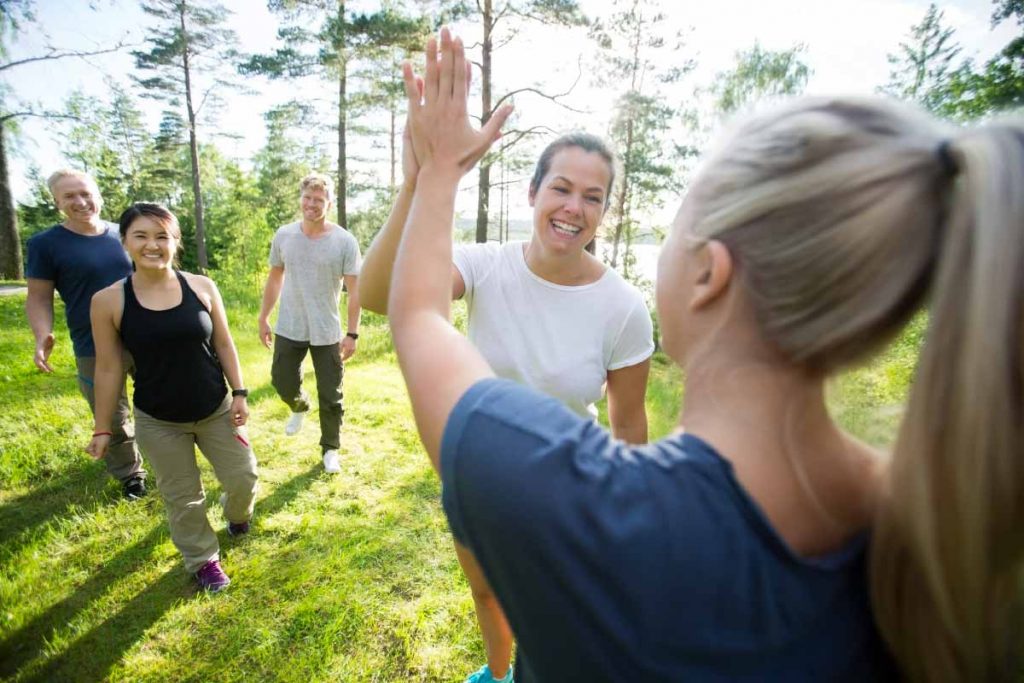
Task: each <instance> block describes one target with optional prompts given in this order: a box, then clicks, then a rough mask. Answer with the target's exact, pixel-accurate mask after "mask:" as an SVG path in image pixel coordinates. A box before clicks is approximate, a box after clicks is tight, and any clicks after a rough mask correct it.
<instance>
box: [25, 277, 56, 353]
mask: <svg viewBox="0 0 1024 683" xmlns="http://www.w3.org/2000/svg"><path fill="white" fill-rule="evenodd" d="M27 282H28V295H27V296H26V297H25V316H26V317H27V318H28V326H29V327H30V328H31V329H32V336H34V337H35V339H36V349H35V354H34V356H33V358H32V360H33V361H34V362H35V364H36V367H37V368H39V369H40V370H42V371H43V372H53V368H51V367H50V362H49V361H50V352H51V351H53V342H54V337H53V292H54V283H53V280H40V279H38V278H34V277H30V278H28V281H27Z"/></svg>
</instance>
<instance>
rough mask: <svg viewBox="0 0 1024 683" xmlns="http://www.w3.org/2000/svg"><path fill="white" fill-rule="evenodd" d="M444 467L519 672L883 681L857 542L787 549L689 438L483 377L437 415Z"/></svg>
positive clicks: (723, 469)
mask: <svg viewBox="0 0 1024 683" xmlns="http://www.w3.org/2000/svg"><path fill="white" fill-rule="evenodd" d="M441 477H442V484H443V494H442V498H443V503H444V509H445V512H446V513H447V515H448V522H449V524H450V526H451V529H452V534H453V535H454V536H455V538H456V539H457V540H458V541H459V542H460V543H462V544H464V545H465V546H467V547H468V548H470V550H472V551H473V553H474V554H475V556H476V558H477V560H478V562H479V563H480V565H481V567H482V568H483V570H484V573H485V575H486V576H487V579H488V581H489V582H490V584H491V586H492V588H493V589H494V591H495V594H496V595H497V596H498V599H499V601H500V602H501V605H502V606H503V607H504V610H505V614H506V615H507V617H508V620H509V623H510V625H511V627H512V631H513V632H514V633H515V636H516V639H517V640H518V643H519V651H518V652H519V654H518V657H517V660H516V674H515V676H516V681H517V682H518V683H529V682H530V681H565V680H579V681H588V682H592V681H725V680H728V681H878V680H888V679H891V678H894V672H893V669H892V664H891V660H890V659H889V657H888V655H887V653H886V652H885V649H884V646H883V645H882V643H881V641H880V639H879V636H878V634H877V632H876V630H875V627H874V625H873V621H872V618H871V614H870V606H869V601H868V594H867V577H866V568H865V548H866V538H865V537H861V538H858V539H857V540H856V541H853V542H851V543H850V544H848V545H847V547H845V548H843V549H842V550H840V551H838V552H835V553H832V554H829V555H827V556H822V557H818V558H814V559H807V558H802V557H799V556H797V555H796V554H795V553H793V552H792V550H791V549H790V548H789V547H788V546H787V544H786V543H785V542H784V541H783V539H782V538H781V537H780V536H779V535H778V534H777V533H776V532H775V531H774V529H773V528H772V526H771V525H770V524H769V522H768V520H767V518H766V517H765V516H764V514H763V513H762V512H761V510H760V508H759V507H758V505H757V504H756V503H755V502H754V500H753V499H751V498H750V497H749V496H748V495H747V493H746V492H745V490H744V489H743V487H742V486H741V485H740V484H739V482H738V481H737V479H736V478H735V475H734V473H733V470H732V466H731V465H730V464H729V462H728V461H726V460H724V459H723V458H722V457H721V456H720V455H718V454H717V453H716V452H715V450H714V449H713V448H711V446H709V445H708V444H707V443H705V442H703V441H701V440H700V439H699V438H697V437H695V436H692V435H678V436H672V437H669V438H667V439H664V440H662V441H660V442H658V443H655V444H650V445H648V446H642V447H634V446H628V445H625V444H623V443H621V442H619V441H616V440H615V439H613V438H612V437H611V436H610V435H609V434H608V432H607V431H606V430H604V429H603V428H601V427H600V426H599V425H597V424H596V423H594V422H593V421H589V420H585V419H583V418H581V417H579V416H577V415H575V414H574V413H572V412H571V411H569V410H568V409H567V408H565V407H564V406H562V405H561V404H560V403H559V402H558V401H556V400H554V399H551V398H548V397H545V396H543V395H541V394H539V393H537V392H534V391H533V390H531V389H528V388H526V387H523V386H521V385H518V384H515V383H512V382H509V381H506V380H485V381H481V382H478V383H477V384H475V385H474V386H473V387H471V388H470V389H469V391H467V392H466V394H465V395H464V396H463V397H462V398H461V399H460V400H459V402H458V404H457V405H456V407H455V409H454V410H453V411H452V414H451V416H450V418H449V420H448V424H447V426H446V429H445V433H444V438H443V442H442V447H441Z"/></svg>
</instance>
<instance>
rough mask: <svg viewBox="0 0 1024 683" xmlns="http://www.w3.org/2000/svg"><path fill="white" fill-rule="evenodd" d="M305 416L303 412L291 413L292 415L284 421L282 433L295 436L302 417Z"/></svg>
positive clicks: (300, 427)
mask: <svg viewBox="0 0 1024 683" xmlns="http://www.w3.org/2000/svg"><path fill="white" fill-rule="evenodd" d="M304 417H306V414H305V413H292V416H291V417H289V418H288V421H287V422H285V423H284V433H285V434H287V435H288V436H295V435H296V434H298V433H299V430H300V429H302V419H303V418H304Z"/></svg>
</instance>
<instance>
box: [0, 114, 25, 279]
mask: <svg viewBox="0 0 1024 683" xmlns="http://www.w3.org/2000/svg"><path fill="white" fill-rule="evenodd" d="M4 123H5V121H0V278H3V279H5V280H21V279H22V278H23V277H24V276H25V272H24V271H23V270H22V268H21V240H19V239H18V214H17V212H16V211H15V210H14V198H13V197H12V196H11V180H10V177H9V176H8V169H7V141H6V140H5V139H4V138H5V136H6V135H7V132H6V129H5V127H4Z"/></svg>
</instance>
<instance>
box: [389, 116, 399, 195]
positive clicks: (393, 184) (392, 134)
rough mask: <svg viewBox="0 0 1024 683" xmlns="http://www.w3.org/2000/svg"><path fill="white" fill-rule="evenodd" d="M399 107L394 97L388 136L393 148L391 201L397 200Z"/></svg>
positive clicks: (390, 186)
mask: <svg viewBox="0 0 1024 683" xmlns="http://www.w3.org/2000/svg"><path fill="white" fill-rule="evenodd" d="M397 108H398V103H397V102H396V101H395V99H394V98H393V97H392V98H391V101H390V102H389V104H388V114H389V115H390V116H391V135H390V136H388V143H389V147H390V148H391V184H390V185H389V186H388V193H389V195H388V196H389V197H390V198H391V201H395V194H396V187H395V166H396V164H397V163H398V153H397V150H396V149H395V119H396V118H397V116H398V115H397V112H396V111H395V109H397Z"/></svg>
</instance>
